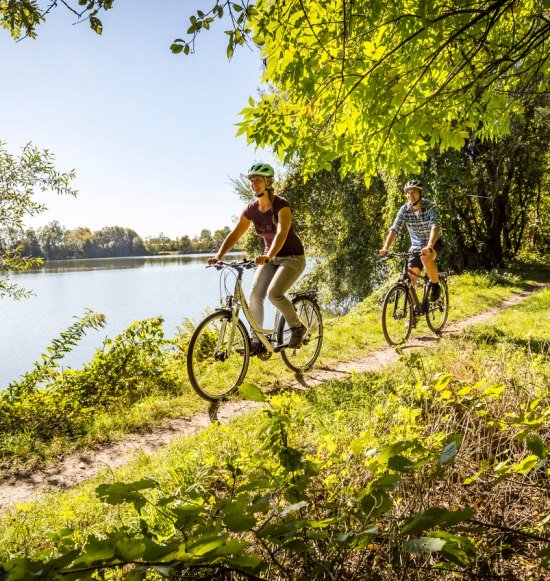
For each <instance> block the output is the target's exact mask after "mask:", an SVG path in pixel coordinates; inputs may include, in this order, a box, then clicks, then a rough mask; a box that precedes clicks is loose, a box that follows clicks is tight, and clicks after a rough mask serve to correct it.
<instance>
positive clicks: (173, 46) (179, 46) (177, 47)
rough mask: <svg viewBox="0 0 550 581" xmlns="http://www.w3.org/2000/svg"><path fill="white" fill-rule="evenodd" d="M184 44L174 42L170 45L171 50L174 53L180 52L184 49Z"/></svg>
mask: <svg viewBox="0 0 550 581" xmlns="http://www.w3.org/2000/svg"><path fill="white" fill-rule="evenodd" d="M183 48H184V45H183V44H176V43H173V44H171V45H170V50H171V51H172V52H173V53H174V54H179V53H180V52H182V51H183Z"/></svg>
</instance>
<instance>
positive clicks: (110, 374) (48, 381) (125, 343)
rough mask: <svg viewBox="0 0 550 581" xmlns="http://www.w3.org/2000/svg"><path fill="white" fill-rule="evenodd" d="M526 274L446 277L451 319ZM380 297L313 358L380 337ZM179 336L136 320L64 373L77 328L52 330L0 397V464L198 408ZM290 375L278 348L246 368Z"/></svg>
mask: <svg viewBox="0 0 550 581" xmlns="http://www.w3.org/2000/svg"><path fill="white" fill-rule="evenodd" d="M531 282H532V280H522V279H521V278H520V277H518V276H514V275H508V276H501V275H497V274H491V273H488V274H487V273H485V274H465V275H461V276H456V277H452V278H451V279H450V285H449V286H450V292H451V313H450V318H449V322H450V323H452V322H453V321H459V320H461V319H464V318H466V317H469V316H471V315H474V314H477V313H479V312H481V311H483V310H486V309H488V308H491V307H494V306H497V305H498V304H499V303H500V302H501V301H502V300H503V299H504V298H507V297H509V296H511V295H513V294H514V293H517V292H519V291H521V290H524V289H525V288H528V286H529V284H530V283H531ZM382 296H383V289H380V291H379V292H378V293H377V294H376V295H373V296H372V297H369V298H368V299H366V300H365V301H364V302H363V303H361V304H360V305H358V306H357V307H355V308H354V309H353V310H352V311H351V312H350V313H348V314H347V315H346V316H344V317H338V318H334V319H330V320H328V321H326V329H325V340H324V345H323V351H322V355H321V357H320V360H319V365H323V364H330V363H333V362H335V361H346V360H350V359H353V358H357V357H359V356H361V355H364V354H366V353H368V352H369V351H372V350H375V349H377V348H379V347H382V346H384V345H385V343H384V339H383V336H382V332H381V326H380V302H381V298H382ZM421 331H423V330H422V329H419V330H418V331H417V332H421ZM185 337H186V333H185V331H182V334H181V335H180V336H179V338H177V339H176V341H175V343H174V342H171V341H167V340H166V338H165V337H164V335H163V332H162V322H161V321H159V320H151V321H143V322H140V323H136V324H135V325H133V326H132V327H131V328H130V329H128V330H127V331H126V332H125V333H123V334H122V335H121V336H120V337H118V338H116V339H115V340H114V341H113V343H112V345H111V346H110V348H109V350H108V351H106V352H101V353H98V354H97V355H96V357H95V358H94V360H93V361H91V362H90V363H89V364H88V365H86V366H84V368H83V369H82V370H68V371H65V372H63V373H61V372H60V371H59V368H57V367H55V363H56V362H55V353H57V352H58V351H60V350H61V351H62V349H63V348H66V349H70V347H71V341H76V340H77V339H78V337H75V336H74V332H73V333H68V334H67V336H66V337H65V338H59V339H58V340H57V345H56V344H55V343H54V344H53V345H52V349H53V353H48V354H47V358H46V362H45V363H44V362H42V363H41V364H40V365H42V368H40V367H37V369H35V370H34V371H33V372H31V373H30V374H29V376H30V377H28V378H25V379H24V380H23V381H22V382H19V384H18V385H16V386H15V388H14V389H12V393H11V395H7V394H6V393H4V394H3V397H2V398H0V406H1V407H2V409H1V412H2V413H1V414H0V417H1V418H2V419H1V420H0V433H1V436H2V437H1V439H0V463H1V464H2V465H3V466H4V467H7V466H10V465H14V463H23V464H27V465H33V464H37V463H41V462H47V461H51V460H54V459H55V458H56V457H57V456H59V455H60V454H63V453H66V452H68V451H71V450H75V449H78V448H83V447H87V446H93V445H95V444H97V443H101V442H105V441H112V440H116V439H119V438H122V437H124V435H125V434H127V433H129V432H134V431H145V432H146V431H148V430H151V429H153V428H154V427H155V426H156V425H158V424H159V422H161V421H162V420H163V419H165V418H167V417H175V416H179V417H190V416H192V415H193V414H195V413H197V412H198V411H203V410H206V409H207V407H208V406H207V403H206V402H204V401H202V400H201V399H200V398H199V397H198V396H197V395H196V394H195V393H194V391H193V390H192V389H191V387H190V385H189V382H188V380H187V372H186V369H185V360H184V358H185V346H186V339H185ZM48 357H49V359H48ZM48 362H49V365H48ZM291 378H292V374H291V372H289V371H288V369H287V368H286V367H285V366H284V364H283V363H282V361H281V360H280V358H279V357H274V358H273V359H272V360H270V361H269V362H261V361H258V360H256V359H253V360H252V364H251V366H250V370H249V374H248V380H249V381H251V382H254V383H256V384H258V385H260V386H262V387H266V388H270V387H273V386H274V385H278V384H279V383H280V382H285V381H287V380H290V379H291ZM44 386H45V387H44ZM12 387H13V386H12ZM14 393H15V397H13V394H14Z"/></svg>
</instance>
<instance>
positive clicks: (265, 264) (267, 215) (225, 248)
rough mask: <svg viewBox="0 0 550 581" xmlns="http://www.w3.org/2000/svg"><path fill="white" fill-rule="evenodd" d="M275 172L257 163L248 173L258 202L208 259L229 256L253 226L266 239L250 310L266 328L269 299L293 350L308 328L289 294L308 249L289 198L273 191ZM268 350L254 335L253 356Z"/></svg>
mask: <svg viewBox="0 0 550 581" xmlns="http://www.w3.org/2000/svg"><path fill="white" fill-rule="evenodd" d="M274 175H275V171H274V170H273V168H272V167H271V166H270V165H269V164H267V163H256V164H254V165H253V166H252V167H251V168H250V170H249V171H248V179H249V180H250V185H251V186H252V189H253V190H254V194H255V197H256V199H255V200H254V201H253V202H250V204H248V205H247V206H246V208H245V209H244V211H243V213H242V214H241V216H240V218H239V221H238V222H237V225H236V226H235V227H234V228H233V230H232V231H231V232H230V233H229V234H228V236H227V238H226V239H225V240H224V241H223V243H222V245H221V246H220V249H219V250H218V252H217V253H216V255H215V256H214V257H212V258H210V259H208V264H215V263H216V262H218V261H219V260H221V259H222V258H223V256H224V255H225V254H227V253H228V252H229V251H230V250H231V249H232V248H233V247H234V246H235V244H236V243H237V242H238V241H239V240H240V239H241V238H242V236H243V235H244V234H245V233H246V231H247V230H248V228H249V226H250V224H251V223H254V229H255V233H256V235H257V236H259V237H261V238H263V240H264V252H263V254H261V255H259V256H256V258H255V259H254V261H255V262H256V264H257V265H258V268H257V270H256V274H255V276H254V280H253V282H252V288H251V289H250V311H251V313H252V316H253V317H254V320H255V321H256V322H257V323H258V325H260V326H263V320H264V300H265V297H266V296H267V298H268V299H269V300H270V302H271V303H272V304H273V305H274V306H275V307H276V308H277V309H279V311H280V312H281V313H282V315H283V316H284V318H285V320H286V321H287V323H288V325H289V327H290V331H291V337H290V341H289V343H288V346H289V347H290V348H293V349H295V348H297V347H299V346H300V344H301V342H302V339H303V338H304V336H305V334H306V332H307V327H306V326H305V325H304V324H303V323H302V321H301V320H300V318H299V317H298V314H297V313H296V310H295V308H294V306H293V305H292V303H291V302H290V300H289V299H288V298H287V297H286V296H285V292H286V291H287V290H288V289H289V288H290V287H291V286H292V285H293V284H294V283H295V282H296V280H297V279H298V277H299V276H300V275H301V274H302V272H303V271H304V268H305V266H306V260H305V255H304V246H303V244H302V242H301V241H300V239H299V238H298V236H297V235H296V233H295V232H294V229H293V228H292V213H291V210H290V206H289V204H288V202H287V201H286V199H285V198H283V197H281V196H276V195H275V193H274V190H273V178H274ZM263 349H264V347H263V345H262V344H261V343H260V341H259V339H258V338H257V337H256V335H255V334H254V333H252V336H251V355H257V354H259V353H261V352H262V350H263Z"/></svg>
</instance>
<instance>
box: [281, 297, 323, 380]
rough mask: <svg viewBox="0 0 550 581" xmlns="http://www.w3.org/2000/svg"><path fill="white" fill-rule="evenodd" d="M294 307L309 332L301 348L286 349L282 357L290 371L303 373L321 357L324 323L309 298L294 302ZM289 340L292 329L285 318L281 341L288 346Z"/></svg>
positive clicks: (317, 309)
mask: <svg viewBox="0 0 550 581" xmlns="http://www.w3.org/2000/svg"><path fill="white" fill-rule="evenodd" d="M294 307H295V308H296V312H297V313H298V316H299V317H300V320H301V321H302V322H303V323H304V325H306V327H307V328H308V331H307V333H306V335H305V337H304V339H303V341H302V345H301V346H300V347H298V348H296V349H288V348H287V349H284V350H283V351H281V356H282V358H283V361H284V362H285V363H286V365H287V366H288V367H289V368H290V369H292V370H293V371H299V372H301V371H307V370H308V369H310V368H311V366H312V365H313V364H314V363H315V361H316V359H317V357H318V356H319V353H320V351H321V345H322V342H323V321H322V317H321V311H320V310H319V307H318V306H317V304H316V303H315V302H314V301H312V300H311V299H309V298H305V297H301V298H298V299H297V300H295V301H294ZM289 340H290V329H289V327H288V325H287V324H286V321H285V320H284V318H283V319H281V323H280V331H279V341H280V342H281V343H283V344H287V343H288V341H289Z"/></svg>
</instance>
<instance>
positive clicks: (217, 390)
mask: <svg viewBox="0 0 550 581" xmlns="http://www.w3.org/2000/svg"><path fill="white" fill-rule="evenodd" d="M231 317H232V315H231V312H230V311H227V312H226V311H217V312H215V313H212V314H211V315H208V317H206V318H205V319H204V320H203V321H202V322H201V323H199V325H198V327H197V328H196V329H195V331H194V332H193V335H192V336H191V340H190V341H189V349H188V351H187V373H188V374H189V380H190V381H191V385H192V386H193V389H194V390H195V391H196V392H197V393H198V394H199V395H200V396H201V397H203V398H204V399H207V400H209V401H216V400H219V399H223V398H224V397H227V396H228V395H231V394H232V393H233V392H234V391H235V390H236V389H237V388H238V387H239V385H240V384H241V383H242V382H243V380H244V378H245V376H246V372H247V370H248V362H249V360H250V344H249V341H248V335H247V333H246V329H245V327H244V325H243V323H242V321H241V320H240V319H238V320H237V321H236V323H235V325H234V324H233V322H232V320H231Z"/></svg>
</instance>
